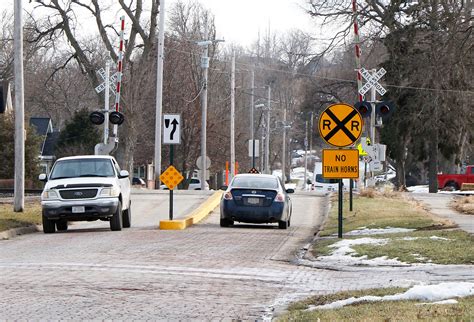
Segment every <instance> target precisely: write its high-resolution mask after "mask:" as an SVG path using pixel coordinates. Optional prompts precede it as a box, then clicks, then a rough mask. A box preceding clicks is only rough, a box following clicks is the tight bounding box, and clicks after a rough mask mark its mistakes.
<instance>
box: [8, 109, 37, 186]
mask: <svg viewBox="0 0 474 322" xmlns="http://www.w3.org/2000/svg"><path fill="white" fill-rule="evenodd" d="M25 128H26V141H25V179H26V180H36V176H37V175H38V173H39V170H38V155H39V149H38V147H39V146H41V145H40V144H41V138H40V137H39V136H38V135H36V134H35V131H34V130H33V129H32V128H31V127H29V126H25ZM14 134H15V119H14V117H13V114H10V113H7V114H1V115H0V142H1V144H2V148H1V149H0V164H1V165H2V166H1V167H0V179H13V178H14V176H15V136H14Z"/></svg>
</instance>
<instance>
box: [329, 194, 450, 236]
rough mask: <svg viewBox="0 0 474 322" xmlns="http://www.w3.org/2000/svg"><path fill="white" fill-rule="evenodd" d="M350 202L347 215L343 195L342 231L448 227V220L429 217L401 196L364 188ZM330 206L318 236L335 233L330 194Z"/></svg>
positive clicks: (334, 218) (346, 201) (333, 201)
mask: <svg viewBox="0 0 474 322" xmlns="http://www.w3.org/2000/svg"><path fill="white" fill-rule="evenodd" d="M363 194H364V196H363ZM353 201H354V202H353V205H354V207H353V210H354V211H352V212H350V211H349V200H348V194H347V193H346V194H344V207H343V208H344V210H343V215H344V223H343V230H344V232H348V231H351V230H354V229H358V228H359V227H367V228H385V227H388V226H390V227H401V228H414V229H426V228H427V227H433V226H436V227H440V226H450V225H449V224H450V223H449V222H448V221H446V220H442V219H440V218H437V217H434V216H432V215H430V214H429V213H428V212H427V211H426V210H424V209H423V207H421V205H420V204H419V203H417V202H415V201H413V200H411V199H408V198H407V197H406V196H405V195H404V194H403V193H399V192H394V191H377V190H373V189H365V190H363V193H361V194H359V195H354V198H353ZM331 204H332V205H331V209H330V211H329V218H328V220H327V221H326V223H325V225H324V229H323V231H321V233H320V236H330V235H332V234H334V233H337V228H338V220H337V217H338V216H337V214H338V209H337V208H338V204H337V195H333V198H332V199H331Z"/></svg>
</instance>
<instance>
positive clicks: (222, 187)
mask: <svg viewBox="0 0 474 322" xmlns="http://www.w3.org/2000/svg"><path fill="white" fill-rule="evenodd" d="M227 188H229V186H221V190H227Z"/></svg>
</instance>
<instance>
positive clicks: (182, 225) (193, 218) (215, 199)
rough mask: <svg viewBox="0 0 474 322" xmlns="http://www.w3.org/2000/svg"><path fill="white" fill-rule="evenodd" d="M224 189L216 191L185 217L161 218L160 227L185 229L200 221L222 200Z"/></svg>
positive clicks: (162, 228) (163, 228) (164, 228)
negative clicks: (174, 218)
mask: <svg viewBox="0 0 474 322" xmlns="http://www.w3.org/2000/svg"><path fill="white" fill-rule="evenodd" d="M222 193H223V191H216V192H215V193H214V194H213V195H212V196H210V197H209V198H208V199H207V200H206V201H204V203H202V204H201V205H200V206H199V207H198V208H196V209H195V210H194V211H193V212H191V213H190V214H189V215H188V216H186V217H185V218H184V219H176V220H160V229H161V230H183V229H186V228H188V227H189V226H191V225H193V224H196V223H198V222H199V221H201V220H202V219H204V218H206V217H207V215H209V214H210V213H211V212H212V211H213V210H214V209H215V208H216V207H217V206H219V203H220V201H221V197H222Z"/></svg>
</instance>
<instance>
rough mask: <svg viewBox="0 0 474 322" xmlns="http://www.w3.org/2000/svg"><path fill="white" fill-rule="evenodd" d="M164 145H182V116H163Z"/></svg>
mask: <svg viewBox="0 0 474 322" xmlns="http://www.w3.org/2000/svg"><path fill="white" fill-rule="evenodd" d="M163 120H164V125H165V126H164V127H163V143H164V144H180V143H181V115H180V114H163Z"/></svg>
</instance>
